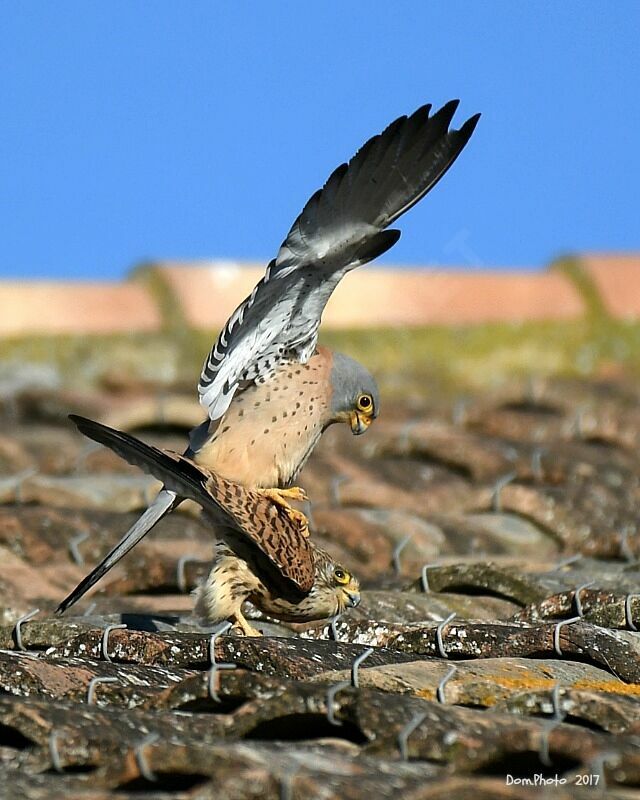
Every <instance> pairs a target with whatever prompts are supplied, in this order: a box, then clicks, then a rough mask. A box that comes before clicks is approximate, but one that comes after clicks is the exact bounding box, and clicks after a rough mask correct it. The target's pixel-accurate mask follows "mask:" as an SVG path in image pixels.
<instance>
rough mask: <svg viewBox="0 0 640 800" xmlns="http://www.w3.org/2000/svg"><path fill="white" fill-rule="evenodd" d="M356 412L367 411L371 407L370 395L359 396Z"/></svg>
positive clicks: (371, 399)
mask: <svg viewBox="0 0 640 800" xmlns="http://www.w3.org/2000/svg"><path fill="white" fill-rule="evenodd" d="M357 405H358V411H369V410H370V409H371V406H372V405H373V398H372V397H371V395H370V394H361V395H360V397H359V398H358V403H357Z"/></svg>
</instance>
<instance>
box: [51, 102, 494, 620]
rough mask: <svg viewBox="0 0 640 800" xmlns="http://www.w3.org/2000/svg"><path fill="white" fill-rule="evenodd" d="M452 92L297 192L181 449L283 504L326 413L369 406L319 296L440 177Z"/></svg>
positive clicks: (344, 418)
mask: <svg viewBox="0 0 640 800" xmlns="http://www.w3.org/2000/svg"><path fill="white" fill-rule="evenodd" d="M457 106H458V101H457V100H454V101H451V102H449V103H447V104H446V105H444V106H443V107H442V108H441V109H440V110H439V111H437V112H436V113H434V114H431V106H429V105H427V106H422V107H421V108H419V109H418V110H417V111H415V112H414V113H413V114H412V115H410V116H408V117H400V118H398V119H397V120H395V121H394V122H392V123H391V124H390V125H389V126H388V127H387V128H386V129H385V130H384V131H383V132H382V133H381V134H379V135H378V136H374V137H373V138H372V139H369V141H368V142H366V143H365V144H364V145H363V147H362V148H361V149H360V150H359V151H358V152H357V153H356V154H355V156H353V158H352V159H351V160H350V161H349V162H348V163H346V164H342V165H341V166H340V167H338V168H337V169H336V170H335V171H334V172H333V173H332V174H331V176H330V177H329V179H328V180H327V182H326V183H325V185H324V187H323V188H322V189H320V190H319V191H317V192H316V193H315V194H314V195H313V196H312V197H311V198H310V199H309V201H308V202H307V204H306V205H305V207H304V208H303V210H302V213H301V214H300V216H299V217H298V218H297V219H296V221H295V222H294V224H293V226H292V227H291V230H290V231H289V233H288V235H287V237H286V238H285V240H284V242H283V243H282V245H281V246H280V249H279V251H278V254H277V255H276V257H275V259H273V261H271V263H270V264H269V266H268V267H267V270H266V273H265V275H264V277H263V278H262V280H261V281H260V282H259V283H258V284H257V286H256V287H255V288H254V290H253V291H252V292H251V294H250V295H249V297H247V298H246V299H245V300H244V302H242V303H241V304H240V305H239V306H238V308H237V309H236V310H235V311H234V312H233V314H232V315H231V317H230V318H229V320H228V322H227V323H226V325H225V326H224V328H223V330H222V331H221V333H220V335H219V337H218V339H217V341H216V343H215V345H214V346H213V348H212V350H211V352H210V354H209V355H208V357H207V358H206V360H205V364H204V367H203V370H202V374H201V376H200V382H199V385H198V392H199V396H200V402H201V404H202V406H203V408H204V409H205V411H206V412H207V419H206V421H205V422H203V423H202V425H200V426H199V427H197V428H196V429H195V430H194V431H192V434H191V437H190V444H189V447H188V448H187V450H186V451H185V456H187V457H188V458H190V459H192V460H193V461H194V462H196V463H197V464H199V465H201V466H203V467H207V468H209V469H211V470H212V471H213V472H215V473H216V474H217V475H220V476H221V477H224V478H227V479H229V480H233V481H234V482H236V483H238V484H241V485H243V486H245V487H247V488H254V489H261V490H265V491H266V492H267V493H268V496H269V498H270V499H272V500H273V501H275V502H278V503H280V505H281V506H282V507H283V508H284V509H288V510H289V513H290V514H291V515H292V517H294V518H295V517H297V516H298V515H299V512H296V511H295V510H294V509H292V508H291V506H290V504H289V500H290V499H296V498H298V497H301V496H302V494H301V490H299V489H297V488H295V487H294V488H291V484H292V482H293V481H294V479H295V477H296V476H297V474H298V473H299V471H300V469H301V468H302V466H303V465H304V463H305V461H306V460H307V458H308V457H309V455H310V453H311V451H312V450H313V448H314V446H315V445H316V443H317V442H318V439H319V438H320V436H321V434H322V432H323V431H324V430H325V428H326V427H327V426H328V425H331V424H332V423H334V422H346V423H348V424H349V425H350V427H351V430H352V432H353V433H355V434H358V433H362V432H363V431H365V430H366V429H367V427H368V426H369V424H370V423H371V421H372V420H373V419H375V417H376V415H377V413H378V411H379V398H378V391H377V388H376V384H375V381H374V379H373V378H372V376H371V375H370V374H369V372H368V371H367V370H366V369H365V368H364V367H362V366H361V365H360V364H358V363H357V362H356V361H354V360H353V359H351V358H349V357H348V356H345V355H341V354H339V353H332V352H331V351H329V350H326V349H323V348H318V347H317V340H318V328H319V326H320V320H321V316H322V312H323V310H324V307H325V305H326V303H327V300H328V299H329V297H330V295H331V293H332V292H333V290H334V289H335V287H336V286H337V285H338V283H339V281H340V280H341V279H342V278H343V277H344V276H345V275H346V274H347V272H349V271H350V270H352V269H354V268H355V267H358V266H360V265H362V264H366V263H367V262H369V261H371V260H372V259H374V258H376V257H377V256H379V255H381V254H382V253H384V252H385V251H387V250H388V249H389V248H390V247H392V246H393V245H394V244H395V242H397V240H398V238H399V237H400V232H399V231H398V230H388V226H389V225H390V224H391V223H392V222H393V221H394V220H396V219H397V218H398V217H399V216H401V215H402V214H404V212H405V211H407V210H408V209H409V208H411V207H412V206H413V205H414V204H415V203H417V202H418V201H419V200H420V199H421V198H422V197H424V195H425V194H426V193H427V192H428V191H429V190H430V189H431V188H432V187H433V186H434V185H435V184H436V183H437V182H438V180H440V178H441V177H442V176H443V175H444V174H445V172H446V171H447V170H448V169H449V167H450V166H451V165H452V164H453V162H454V161H455V159H456V158H457V157H458V155H459V154H460V153H461V151H462V150H463V148H464V146H465V145H466V143H467V141H468V140H469V138H470V136H471V134H472V133H473V131H474V129H475V126H476V124H477V122H478V118H479V116H480V115H479V114H477V115H475V116H473V117H471V118H470V119H468V120H467V121H466V122H465V123H464V124H463V125H462V126H461V128H460V129H459V130H454V129H449V126H450V124H451V121H452V119H453V115H454V113H455V111H456V108H457ZM182 499H183V497H182V496H181V495H180V494H179V493H176V492H175V491H172V490H170V489H168V488H166V487H165V488H163V489H162V490H161V491H160V492H159V494H158V495H157V497H156V498H155V500H154V501H153V502H152V504H151V505H150V506H149V508H148V509H147V510H146V511H145V512H144V513H143V514H142V516H141V517H140V518H139V519H138V521H137V522H136V523H135V524H134V525H133V527H132V528H131V529H130V530H129V531H127V533H126V534H125V535H124V537H123V538H122V539H121V541H120V542H119V543H118V544H117V545H116V546H115V548H114V549H113V550H112V551H111V552H110V553H109V554H108V555H107V556H106V557H105V559H104V560H103V561H102V562H101V563H100V564H99V565H98V566H97V567H96V568H95V569H94V570H93V571H92V572H91V573H90V574H89V575H88V576H87V577H86V578H85V579H84V580H83V581H82V582H81V583H80V584H79V585H78V587H76V589H74V590H73V592H71V594H70V595H69V596H68V597H67V598H66V599H65V600H64V601H63V602H62V603H61V604H60V606H59V609H58V610H59V611H64V610H65V609H66V608H68V607H69V606H70V605H72V604H73V603H75V602H76V601H77V600H79V599H80V597H82V595H83V594H84V593H85V592H86V591H87V590H88V589H89V588H90V587H91V586H93V585H94V584H95V583H96V582H97V581H98V580H99V579H100V578H101V577H102V576H103V575H104V574H105V573H106V572H107V571H108V570H109V569H111V567H113V566H114V565H115V564H116V563H117V562H118V561H119V560H120V559H121V558H122V557H123V556H124V555H125V554H126V553H127V552H128V551H129V550H130V549H131V548H132V547H133V546H134V545H135V544H136V543H137V542H138V541H140V539H141V538H142V537H143V536H145V535H146V534H147V533H148V532H149V530H151V528H152V527H153V526H154V525H155V524H156V523H157V522H158V521H159V520H160V519H161V518H162V517H164V516H165V515H166V514H167V513H169V512H170V511H172V510H173V509H174V508H175V507H176V506H177V505H178V504H179V503H180V502H182Z"/></svg>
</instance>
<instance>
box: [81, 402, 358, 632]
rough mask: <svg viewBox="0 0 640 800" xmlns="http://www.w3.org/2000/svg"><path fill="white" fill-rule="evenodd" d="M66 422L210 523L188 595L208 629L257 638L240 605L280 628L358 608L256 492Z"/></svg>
mask: <svg viewBox="0 0 640 800" xmlns="http://www.w3.org/2000/svg"><path fill="white" fill-rule="evenodd" d="M71 420H72V421H73V422H74V423H75V425H76V426H77V428H78V430H80V431H81V432H82V433H83V434H84V435H85V436H88V437H89V438H90V439H93V440H94V441H96V442H99V443H100V444H103V445H106V446H107V447H109V448H111V449H112V450H113V451H114V452H116V453H117V454H118V455H119V456H121V457H122V458H124V459H125V460H126V461H127V462H128V463H130V464H133V465H134V466H138V467H140V468H142V469H143V470H144V471H145V472H147V473H150V474H151V475H154V476H155V477H156V478H158V479H159V480H161V481H163V483H164V485H165V486H166V487H167V488H168V489H170V490H171V491H174V492H176V493H177V494H179V495H180V496H181V497H185V498H189V499H191V500H194V501H195V502H196V503H198V504H199V505H200V506H201V507H202V509H203V512H204V514H205V515H206V516H207V517H208V518H209V519H210V521H211V522H212V523H213V524H214V527H215V531H216V537H217V542H216V545H215V553H214V559H213V564H212V568H211V571H210V573H209V575H208V577H207V578H206V580H205V581H204V582H203V583H202V584H201V585H200V587H198V589H197V590H196V593H195V599H196V604H195V613H196V615H197V616H200V617H204V618H205V619H206V620H207V621H209V622H213V623H216V622H220V621H222V620H228V621H230V622H231V623H232V624H233V626H234V627H237V628H239V629H240V631H241V632H242V633H243V634H244V635H245V636H260V635H261V634H260V633H259V631H257V630H256V629H255V628H254V627H253V626H251V625H250V623H249V622H247V620H246V618H245V617H244V615H243V613H242V605H243V603H244V602H245V600H250V601H251V603H253V605H254V606H255V607H256V608H258V609H259V610H260V611H262V612H264V613H265V614H268V615H269V616H270V617H275V618H276V619H281V620H285V621H288V622H311V621H313V620H321V619H327V618H329V617H334V616H336V615H337V614H341V613H342V612H343V611H344V610H345V609H346V608H347V607H355V606H357V605H358V604H359V602H360V584H359V582H358V579H357V578H356V577H355V576H354V575H352V573H351V572H349V571H348V570H347V569H346V568H345V567H343V566H342V565H341V564H338V563H337V562H336V561H335V560H334V559H333V558H332V557H331V556H330V555H329V553H327V552H326V551H325V550H323V549H321V548H319V547H317V546H316V545H315V544H314V543H313V542H312V541H311V540H310V538H309V532H308V529H306V527H305V525H304V524H300V522H299V520H295V519H292V518H291V516H290V515H289V514H287V513H286V510H284V509H283V508H282V507H281V506H280V505H279V504H277V503H274V502H273V501H271V500H270V499H269V498H268V497H265V495H264V493H263V492H259V491H255V490H252V489H247V488H245V487H244V486H241V485H240V484H237V483H233V482H232V481H229V480H227V479H225V478H222V477H221V476H219V475H216V473H214V472H212V471H211V470H209V469H207V468H206V467H202V466H200V465H198V464H197V463H196V462H195V461H193V460H191V459H190V458H188V457H186V456H184V455H179V454H178V453H174V452H172V451H170V450H159V449H158V448H156V447H152V446H151V445H148V444H145V443H144V442H142V441H140V440H139V439H137V438H136V437H135V436H132V435H130V434H128V433H125V432H123V431H119V430H116V429H115V428H110V427H108V426H106V425H102V424H101V423H99V422H95V421H94V420H90V419H87V418H85V417H80V416H76V415H71Z"/></svg>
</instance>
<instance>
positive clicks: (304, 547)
mask: <svg viewBox="0 0 640 800" xmlns="http://www.w3.org/2000/svg"><path fill="white" fill-rule="evenodd" d="M70 419H71V420H72V421H73V422H74V424H75V425H76V427H77V428H78V430H79V431H80V432H81V433H83V434H84V435H85V436H88V437H89V438H90V439H93V440H94V441H96V442H99V443H100V444H103V445H106V446H107V447H109V448H110V449H111V450H113V451H114V452H115V453H117V454H118V455H119V456H120V457H121V458H123V459H124V460H125V461H127V462H128V463H129V464H132V465H134V466H136V467H140V469H142V470H143V471H144V472H147V473H149V474H151V475H153V476H154V477H156V478H158V480H161V481H162V482H163V483H164V487H165V488H166V489H168V490H170V491H173V492H175V493H176V494H178V495H179V496H180V497H188V498H190V499H191V500H194V501H195V502H196V503H198V504H199V505H200V506H202V508H203V509H204V511H205V512H206V513H207V514H208V515H209V516H210V517H212V518H213V519H214V521H215V522H216V523H217V524H219V525H222V526H225V525H226V526H229V527H231V528H233V529H234V530H235V531H236V532H237V533H239V534H240V535H241V536H244V537H246V538H247V539H248V540H249V541H250V542H251V543H252V544H253V545H254V546H255V547H257V548H258V550H260V551H261V552H262V554H263V555H264V556H265V557H266V559H268V561H269V562H270V563H271V565H272V566H273V567H275V568H276V569H277V570H278V571H279V573H280V574H281V575H283V576H284V577H285V578H287V579H289V580H290V581H291V582H292V583H293V584H294V585H295V587H296V588H297V589H298V590H299V591H301V592H308V591H309V590H310V589H311V587H312V586H313V582H314V577H315V572H314V559H313V548H312V545H311V544H310V542H309V540H308V539H307V537H306V536H305V534H304V533H303V532H302V531H301V530H300V528H299V526H298V524H296V523H295V522H294V521H292V520H291V519H290V518H289V517H288V516H287V515H286V514H284V513H282V511H281V509H279V508H278V506H276V505H275V504H274V503H272V502H271V501H270V500H269V499H268V498H266V497H265V496H264V495H263V494H261V493H260V492H255V491H252V490H249V489H245V488H244V487H243V486H240V485H239V484H236V483H232V482H231V481H228V480H225V479H224V478H222V477H220V476H219V475H216V474H215V473H213V472H211V471H209V470H207V469H203V468H201V467H199V466H198V465H197V464H195V463H194V462H193V461H191V459H189V458H186V457H185V456H181V455H178V453H173V452H171V451H164V450H159V449H158V448H157V447H153V446H151V445H148V444H145V443H144V442H141V441H140V440H139V439H136V437H135V436H131V435H130V434H128V433H124V432H123V431H118V430H116V429H114V428H109V427H107V426H106V425H102V424H101V423H99V422H94V421H93V420H90V419H86V418H85V417H79V416H76V415H75V414H71V415H70Z"/></svg>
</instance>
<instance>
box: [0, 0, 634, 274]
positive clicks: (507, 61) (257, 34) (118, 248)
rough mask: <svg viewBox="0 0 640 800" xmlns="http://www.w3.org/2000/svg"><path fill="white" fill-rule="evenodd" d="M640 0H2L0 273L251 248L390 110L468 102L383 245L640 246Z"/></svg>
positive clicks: (425, 249)
mask: <svg viewBox="0 0 640 800" xmlns="http://www.w3.org/2000/svg"><path fill="white" fill-rule="evenodd" d="M639 29H640V3H639V2H636V0H628V1H627V0H616V2H615V3H612V2H604V0H603V2H591V0H577V1H576V2H574V1H573V0H562V2H557V1H556V0H554V2H543V1H542V0H539V1H537V2H523V1H520V2H517V1H516V0H504V2H496V1H490V2H487V1H485V2H477V3H473V2H470V0H447V1H446V2H440V1H438V2H434V1H433V0H432V1H431V2H427V0H415V1H414V2H406V1H405V0H395V1H394V2H393V3H388V2H384V3H383V2H377V1H376V0H371V1H370V2H349V3H345V2H332V1H331V0H324V2H322V3H316V4H311V3H302V2H277V0H274V1H273V2H241V0H236V2H228V3H227V2H213V0H208V2H197V0H190V2H177V0H176V2H171V3H170V2H163V1H162V0H153V1H151V0H150V1H149V2H146V1H145V2H141V1H140V0H126V2H114V1H113V0H112V1H111V2H85V1H84V0H82V1H81V0H78V2H67V1H66V0H56V2H52V3H36V2H21V3H14V2H10V0H0V53H1V54H2V56H1V60H0V64H1V67H0V104H1V108H2V113H1V114H0V235H1V237H2V238H1V246H0V277H5V278H6V277H13V278H20V277H25V278H27V277H28V278H35V277H60V278H82V279H105V278H107V279H117V278H120V277H122V276H123V275H125V274H126V273H127V271H128V270H129V269H130V268H131V266H133V265H134V264H135V263H136V262H139V261H140V260H145V259H153V258H172V259H193V258H208V257H216V258H233V259H252V260H255V259H257V260H263V261H267V260H268V259H269V258H270V257H271V256H272V255H273V254H274V253H275V252H276V250H277V247H278V245H279V244H280V242H281V240H282V239H283V237H284V236H285V234H286V232H287V231H288V229H289V226H290V224H291V222H292V221H293V219H294V217H295V216H296V215H297V214H298V212H299V211H300V209H301V207H302V205H303V204H304V202H305V200H306V199H307V197H308V196H309V195H310V194H311V193H312V192H313V191H315V189H316V188H318V187H319V186H320V185H321V184H322V183H323V181H324V180H325V178H326V177H327V176H328V174H329V172H330V171H331V170H332V169H333V168H334V167H335V166H337V165H338V164H339V163H340V162H342V161H344V160H346V159H347V158H349V157H350V156H351V155H352V154H353V152H354V151H355V150H356V149H357V148H358V147H359V146H360V145H361V144H362V143H363V142H364V141H365V139H367V138H368V137H369V136H371V135H372V134H374V133H377V132H379V131H380V130H381V129H382V128H383V127H384V126H385V125H386V124H387V123H388V122H390V121H391V120H392V119H393V118H394V117H396V116H398V115H400V114H403V113H408V112H411V111H413V110H414V109H415V108H416V107H417V106H419V105H421V104H422V103H424V102H432V103H434V104H435V105H441V104H442V103H444V102H446V101H447V100H449V99H450V98H452V97H460V98H461V100H462V103H461V107H460V109H459V111H458V116H457V117H456V119H457V120H459V121H460V122H462V121H463V120H464V119H465V118H466V117H467V116H470V115H471V114H473V113H475V112H476V111H481V112H482V113H483V118H482V120H481V121H480V124H479V126H478V128H477V130H476V133H475V135H474V137H473V139H472V140H471V142H470V144H469V146H468V147H467V149H466V151H465V152H464V153H463V154H462V156H461V157H460V159H459V160H458V162H457V163H456V164H455V166H454V167H453V169H452V170H451V172H449V174H448V175H447V177H446V178H445V180H444V181H442V182H441V183H440V184H439V185H438V187H437V188H436V189H435V191H434V192H433V194H431V195H429V196H428V197H427V198H426V199H425V200H423V201H422V202H421V203H420V204H419V205H418V206H417V207H416V208H414V209H413V210H412V211H411V212H409V214H407V215H406V217H403V218H402V220H401V221H400V227H401V228H402V231H403V235H402V238H401V240H400V242H399V243H398V244H397V245H396V247H395V248H393V250H392V251H391V252H390V253H389V254H387V256H386V257H385V258H384V259H383V261H386V262H387V263H395V264H441V265H442V264H451V265H462V266H468V267H470V268H475V267H482V266H485V267H494V266H500V267H513V266H527V267H536V266H541V265H544V264H545V263H547V262H548V261H549V260H550V259H551V258H553V257H555V256H557V255H558V254H561V253H564V252H567V251H571V250H581V249H607V250H609V249H616V250H630V249H635V250H638V249H640V225H639V220H640V212H639V210H638V205H639V204H638V183H639V179H640V155H639V152H640V147H639V146H638V145H639V143H640V81H639V80H638V76H639V75H640V48H639V47H638V42H637V36H638V30H639Z"/></svg>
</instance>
